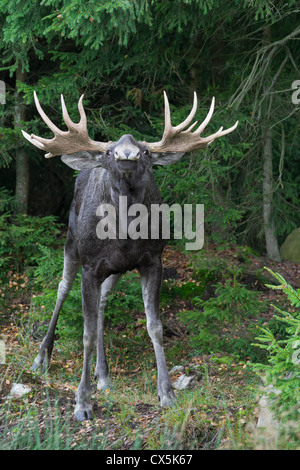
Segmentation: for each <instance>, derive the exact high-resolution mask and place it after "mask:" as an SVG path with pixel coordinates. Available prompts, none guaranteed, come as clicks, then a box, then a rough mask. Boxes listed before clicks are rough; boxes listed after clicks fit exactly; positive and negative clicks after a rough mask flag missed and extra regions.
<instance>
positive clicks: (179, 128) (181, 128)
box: [173, 91, 198, 132]
mask: <svg viewBox="0 0 300 470" xmlns="http://www.w3.org/2000/svg"><path fill="white" fill-rule="evenodd" d="M197 106H198V100H197V93H196V92H195V91H194V103H193V107H192V110H191V112H190V114H189V115H188V117H187V118H186V119H185V120H184V121H183V122H181V123H180V124H178V126H176V127H174V128H173V129H174V130H175V131H176V132H180V131H183V129H185V127H186V126H188V125H189V124H190V123H191V121H192V119H193V118H194V116H195V114H196V111H197ZM193 126H194V125H193Z"/></svg>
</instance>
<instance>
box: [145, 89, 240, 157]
mask: <svg viewBox="0 0 300 470" xmlns="http://www.w3.org/2000/svg"><path fill="white" fill-rule="evenodd" d="M164 100H165V129H164V133H163V137H162V139H161V141H160V142H154V143H147V145H148V147H149V149H150V150H151V152H155V153H162V152H184V153H186V152H191V151H192V150H198V149H203V148H205V147H207V146H208V145H209V144H211V143H212V142H213V141H214V140H215V139H217V138H218V137H222V136H223V135H226V134H229V133H230V132H232V131H233V130H234V129H235V128H236V127H237V125H238V121H237V122H236V123H235V124H234V126H232V127H230V128H229V129H225V130H224V131H223V127H221V128H220V129H219V130H218V131H217V132H215V133H214V134H211V135H210V136H208V137H200V134H201V133H202V132H203V131H204V129H205V128H206V126H207V124H208V123H209V121H210V120H211V117H212V115H213V112H214V106H215V98H213V99H212V102H211V106H210V109H209V111H208V114H207V116H206V118H205V119H204V121H203V122H202V123H201V124H200V126H199V127H198V129H196V130H195V131H194V132H192V129H194V127H195V126H196V125H197V121H195V122H194V123H193V124H192V125H191V126H190V127H189V128H188V129H186V127H187V126H188V125H190V124H191V122H192V120H193V118H194V116H195V114H196V110H197V94H196V92H194V104H193V108H192V110H191V112H190V114H189V116H188V117H187V118H186V119H185V120H184V121H183V122H182V123H181V124H179V125H178V126H175V127H173V126H172V124H171V114H170V105H169V101H168V97H167V94H166V92H165V91H164ZM184 129H186V130H184Z"/></svg>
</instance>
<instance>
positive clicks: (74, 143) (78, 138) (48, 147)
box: [22, 92, 109, 158]
mask: <svg viewBox="0 0 300 470" xmlns="http://www.w3.org/2000/svg"><path fill="white" fill-rule="evenodd" d="M82 100H83V95H82V96H81V97H80V99H79V101H78V111H79V114H80V121H79V122H78V124H75V123H74V122H73V121H71V119H70V116H69V113H68V111H67V108H66V105H65V102H64V98H63V95H61V106H62V112H63V118H64V121H65V123H66V126H67V128H68V131H61V130H60V129H59V128H58V127H56V125H55V124H54V123H53V122H52V121H51V120H50V119H49V118H48V116H47V115H46V114H45V113H44V111H43V109H42V107H41V105H40V103H39V100H38V97H37V95H36V92H34V101H35V105H36V108H37V110H38V112H39V114H40V116H41V118H42V119H43V121H44V122H45V123H46V124H47V126H48V127H49V129H51V130H52V132H53V133H54V137H53V139H44V138H43V137H39V136H37V135H34V134H31V135H29V134H27V132H24V131H22V133H23V136H24V137H25V139H27V140H28V141H29V142H30V143H31V144H33V145H35V146H36V147H38V148H39V149H41V150H45V151H47V152H48V153H47V154H46V155H45V157H46V158H50V157H55V156H56V155H63V154H66V155H69V154H71V153H76V152H79V151H80V150H87V151H88V150H98V151H100V152H105V150H106V148H107V146H108V144H109V142H97V141H94V140H91V139H90V137H89V135H88V131H87V119H86V114H85V111H84V108H83V104H82Z"/></svg>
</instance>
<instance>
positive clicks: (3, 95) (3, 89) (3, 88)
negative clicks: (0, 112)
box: [0, 80, 6, 104]
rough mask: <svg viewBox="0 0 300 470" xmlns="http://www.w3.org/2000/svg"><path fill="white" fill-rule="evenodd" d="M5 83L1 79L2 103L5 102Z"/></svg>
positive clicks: (0, 100)
mask: <svg viewBox="0 0 300 470" xmlns="http://www.w3.org/2000/svg"><path fill="white" fill-rule="evenodd" d="M5 103H6V101H5V83H4V82H3V81H2V80H0V104H5Z"/></svg>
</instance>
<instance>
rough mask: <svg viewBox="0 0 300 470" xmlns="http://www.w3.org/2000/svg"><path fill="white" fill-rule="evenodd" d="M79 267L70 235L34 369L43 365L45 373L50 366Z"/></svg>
mask: <svg viewBox="0 0 300 470" xmlns="http://www.w3.org/2000/svg"><path fill="white" fill-rule="evenodd" d="M79 267H80V261H79V258H78V254H77V249H76V246H75V243H74V242H73V241H72V240H70V237H68V238H67V241H66V246H65V257H64V269H63V278H62V280H61V281H60V283H59V286H58V291H57V299H56V305H55V308H54V311H53V314H52V318H51V321H50V325H49V328H48V331H47V334H46V336H45V337H44V339H43V341H42V344H41V346H40V350H39V353H38V355H37V356H36V358H35V359H34V362H33V365H32V370H36V369H38V368H39V367H42V372H43V373H44V372H45V371H46V369H47V368H48V367H49V364H50V358H51V354H52V350H53V344H54V334H55V328H56V324H57V320H58V317H59V312H60V310H61V308H62V305H63V303H64V301H65V300H66V298H67V296H68V294H69V292H70V290H71V288H72V285H73V282H74V279H75V277H76V274H77V272H78V270H79Z"/></svg>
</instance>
